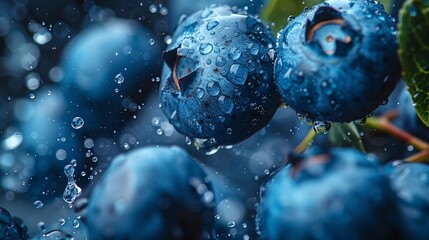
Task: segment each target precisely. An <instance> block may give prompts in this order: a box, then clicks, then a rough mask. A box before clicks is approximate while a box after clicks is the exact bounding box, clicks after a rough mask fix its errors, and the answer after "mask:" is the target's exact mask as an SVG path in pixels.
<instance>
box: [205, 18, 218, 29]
mask: <svg viewBox="0 0 429 240" xmlns="http://www.w3.org/2000/svg"><path fill="white" fill-rule="evenodd" d="M217 25H219V22H218V21H216V20H212V21H210V22H209V23H207V30H209V31H210V30H212V29H213V28H215V27H216V26H217Z"/></svg>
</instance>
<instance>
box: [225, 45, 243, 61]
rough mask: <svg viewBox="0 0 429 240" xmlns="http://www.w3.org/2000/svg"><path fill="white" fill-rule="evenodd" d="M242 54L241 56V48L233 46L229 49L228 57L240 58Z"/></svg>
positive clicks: (232, 58)
mask: <svg viewBox="0 0 429 240" xmlns="http://www.w3.org/2000/svg"><path fill="white" fill-rule="evenodd" d="M240 56H241V50H240V49H238V48H236V47H233V48H231V50H229V52H228V57H229V59H231V60H237V59H239V58H240Z"/></svg>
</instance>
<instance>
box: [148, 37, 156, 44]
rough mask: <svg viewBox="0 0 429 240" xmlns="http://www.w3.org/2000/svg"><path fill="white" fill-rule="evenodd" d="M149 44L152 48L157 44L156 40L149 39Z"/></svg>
mask: <svg viewBox="0 0 429 240" xmlns="http://www.w3.org/2000/svg"><path fill="white" fill-rule="evenodd" d="M148 42H149V44H150V45H151V46H152V45H154V44H155V39H153V38H151V39H149V41H148Z"/></svg>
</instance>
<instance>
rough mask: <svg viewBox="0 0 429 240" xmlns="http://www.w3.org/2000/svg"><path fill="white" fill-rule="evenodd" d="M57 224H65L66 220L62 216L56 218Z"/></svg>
mask: <svg viewBox="0 0 429 240" xmlns="http://www.w3.org/2000/svg"><path fill="white" fill-rule="evenodd" d="M58 224H60V225H61V226H63V225H64V224H66V220H65V219H64V218H60V219H58Z"/></svg>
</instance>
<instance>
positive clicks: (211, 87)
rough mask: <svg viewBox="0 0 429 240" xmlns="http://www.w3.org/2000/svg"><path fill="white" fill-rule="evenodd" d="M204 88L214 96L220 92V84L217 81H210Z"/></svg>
mask: <svg viewBox="0 0 429 240" xmlns="http://www.w3.org/2000/svg"><path fill="white" fill-rule="evenodd" d="M206 90H207V92H208V93H209V94H210V96H213V97H215V96H217V95H219V93H220V86H219V84H218V83H217V82H214V81H211V82H209V83H208V84H207V88H206Z"/></svg>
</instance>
